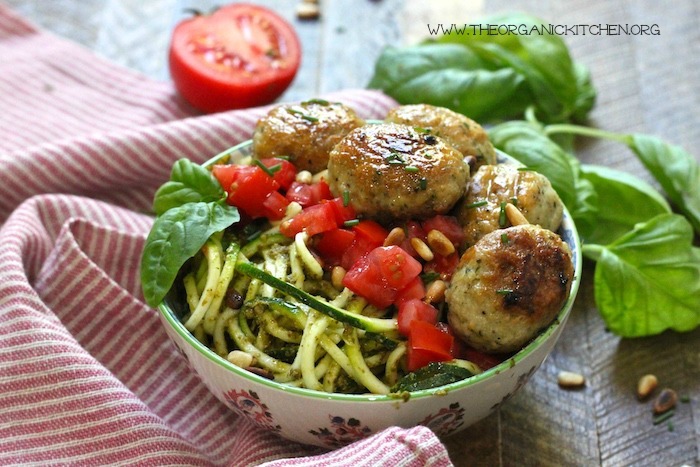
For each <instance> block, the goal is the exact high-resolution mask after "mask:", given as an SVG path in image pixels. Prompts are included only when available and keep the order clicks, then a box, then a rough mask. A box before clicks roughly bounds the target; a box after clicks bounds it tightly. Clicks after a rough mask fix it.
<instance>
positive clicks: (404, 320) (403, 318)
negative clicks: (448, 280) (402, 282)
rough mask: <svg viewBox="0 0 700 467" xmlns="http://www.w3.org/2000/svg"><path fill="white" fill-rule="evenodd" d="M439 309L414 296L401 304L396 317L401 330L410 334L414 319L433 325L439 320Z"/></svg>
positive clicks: (405, 334) (404, 333)
mask: <svg viewBox="0 0 700 467" xmlns="http://www.w3.org/2000/svg"><path fill="white" fill-rule="evenodd" d="M438 315H439V311H438V310H437V308H435V307H434V306H432V305H429V304H427V303H425V302H424V301H422V300H420V299H417V298H413V299H410V300H406V301H404V302H402V303H401V305H399V313H398V315H397V317H396V319H397V321H398V323H399V332H400V333H401V334H402V335H404V336H408V335H409V333H410V330H411V325H412V324H413V321H416V320H417V321H425V322H427V323H430V324H432V325H435V324H437V322H438Z"/></svg>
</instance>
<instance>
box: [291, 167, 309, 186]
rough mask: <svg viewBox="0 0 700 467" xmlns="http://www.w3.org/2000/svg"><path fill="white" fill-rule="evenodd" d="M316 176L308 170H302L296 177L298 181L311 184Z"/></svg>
mask: <svg viewBox="0 0 700 467" xmlns="http://www.w3.org/2000/svg"><path fill="white" fill-rule="evenodd" d="M313 178H314V176H313V175H311V172H309V171H308V170H300V171H299V172H298V173H297V176H296V178H295V179H294V180H295V181H296V182H297V183H303V184H304V185H310V184H311V182H312V181H313Z"/></svg>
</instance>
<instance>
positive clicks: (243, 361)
mask: <svg viewBox="0 0 700 467" xmlns="http://www.w3.org/2000/svg"><path fill="white" fill-rule="evenodd" d="M226 360H228V361H229V362H231V363H233V364H234V365H236V366H239V367H241V368H247V367H249V366H251V365H252V364H253V356H252V355H251V354H249V353H248V352H243V351H242V350H232V351H231V352H229V354H228V355H227V356H226Z"/></svg>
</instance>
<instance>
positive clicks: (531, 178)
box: [455, 164, 564, 245]
mask: <svg viewBox="0 0 700 467" xmlns="http://www.w3.org/2000/svg"><path fill="white" fill-rule="evenodd" d="M504 203H512V204H514V205H515V206H517V208H518V209H519V210H520V211H521V212H522V213H523V215H524V216H525V218H526V219H527V220H528V222H529V223H530V224H538V225H540V226H542V227H543V228H545V229H549V230H553V231H556V230H557V229H558V228H559V225H560V224H561V220H562V215H563V212H564V205H563V203H562V201H561V199H560V198H559V195H558V194H557V192H556V191H554V189H553V188H552V184H551V183H550V182H549V180H548V179H547V177H545V176H544V175H542V174H540V173H537V172H533V171H530V170H518V168H517V167H516V166H514V165H509V164H499V165H485V166H482V167H479V170H477V171H476V173H475V174H474V175H473V176H472V178H471V180H470V181H469V185H468V186H467V193H466V195H465V196H464V199H463V200H462V201H461V202H460V203H459V205H458V207H457V208H456V212H455V214H456V216H457V219H458V220H459V221H460V223H461V224H462V225H463V226H464V232H465V234H466V244H467V245H473V244H474V243H476V241H477V240H479V239H480V238H481V237H483V236H484V235H486V234H487V233H489V232H492V231H493V230H496V229H498V228H500V227H505V226H507V225H502V222H501V221H502V220H503V216H502V213H501V211H502V208H501V206H502V205H503V204H504Z"/></svg>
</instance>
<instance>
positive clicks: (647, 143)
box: [628, 134, 700, 233]
mask: <svg viewBox="0 0 700 467" xmlns="http://www.w3.org/2000/svg"><path fill="white" fill-rule="evenodd" d="M628 141H629V143H628V144H629V146H630V149H632V151H634V153H635V154H636V155H637V156H638V157H639V160H641V161H642V163H643V164H644V166H645V167H646V168H647V170H649V172H651V173H652V175H653V176H654V177H655V178H656V180H657V181H658V182H659V184H661V187H662V188H663V189H664V191H665V192H666V194H667V195H668V197H669V199H670V200H671V202H672V203H673V204H674V205H676V206H677V207H678V209H680V210H681V211H682V212H683V214H685V215H686V217H688V220H689V221H690V223H691V224H692V225H693V228H694V229H695V231H696V232H697V233H700V168H699V167H698V161H697V160H695V159H694V158H693V156H691V155H690V154H689V153H687V152H686V151H685V150H684V149H683V148H681V147H679V146H674V145H672V144H668V143H666V142H664V141H663V140H661V139H659V138H657V137H655V136H651V135H643V134H633V135H630V137H629V140H628Z"/></svg>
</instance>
